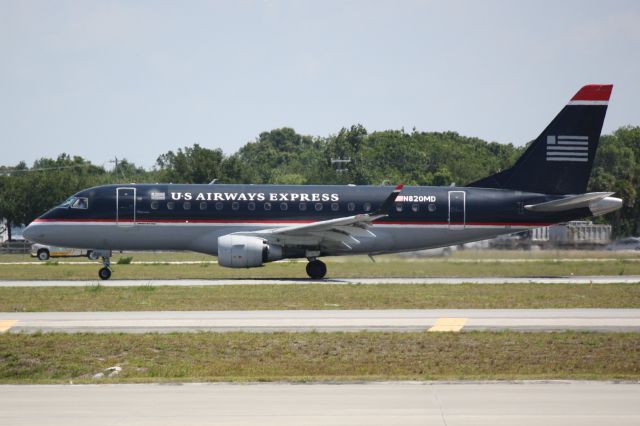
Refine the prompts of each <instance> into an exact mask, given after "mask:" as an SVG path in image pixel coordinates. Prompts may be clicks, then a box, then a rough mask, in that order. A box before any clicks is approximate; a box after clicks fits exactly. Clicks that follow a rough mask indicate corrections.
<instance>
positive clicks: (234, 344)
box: [0, 332, 640, 383]
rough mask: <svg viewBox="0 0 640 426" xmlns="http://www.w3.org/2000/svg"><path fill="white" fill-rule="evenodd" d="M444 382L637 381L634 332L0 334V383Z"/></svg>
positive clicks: (639, 353) (639, 348)
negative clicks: (105, 375)
mask: <svg viewBox="0 0 640 426" xmlns="http://www.w3.org/2000/svg"><path fill="white" fill-rule="evenodd" d="M115 365H118V366H121V367H122V372H121V373H120V374H119V375H118V377H116V378H109V379H93V378H92V376H93V375H94V374H95V373H98V372H101V371H103V370H105V369H106V368H109V367H112V366H115ZM453 379H456V380H457V379H469V380H480V379H627V380H638V379H640V333H585V332H562V333H515V332H500V333H494V332H469V333H460V334H452V333H426V332H423V333H381V332H359V333H273V334H261V333H196V334H180V333H174V334H56V333H51V334H33V335H29V334H4V335H0V382H1V383H68V382H69V381H73V382H80V383H93V382H98V381H99V382H105V381H106V382H166V381H181V382H185V381H352V380H453Z"/></svg>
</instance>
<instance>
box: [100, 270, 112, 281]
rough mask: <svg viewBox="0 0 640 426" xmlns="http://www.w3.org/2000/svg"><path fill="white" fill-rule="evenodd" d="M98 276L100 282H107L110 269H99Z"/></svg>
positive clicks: (109, 276)
mask: <svg viewBox="0 0 640 426" xmlns="http://www.w3.org/2000/svg"><path fill="white" fill-rule="evenodd" d="M98 276H99V277H100V279H101V280H108V279H109V278H111V269H109V268H100V270H99V271H98Z"/></svg>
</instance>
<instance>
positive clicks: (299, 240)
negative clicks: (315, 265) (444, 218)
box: [235, 185, 403, 249]
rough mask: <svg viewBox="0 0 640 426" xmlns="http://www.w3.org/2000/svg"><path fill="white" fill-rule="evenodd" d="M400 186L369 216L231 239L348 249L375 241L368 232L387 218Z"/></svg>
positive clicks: (326, 221)
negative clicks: (362, 242) (371, 227)
mask: <svg viewBox="0 0 640 426" xmlns="http://www.w3.org/2000/svg"><path fill="white" fill-rule="evenodd" d="M402 187H403V185H398V186H396V187H395V188H394V190H393V191H392V192H391V194H389V196H388V197H387V198H386V199H385V201H384V202H383V203H382V205H381V206H380V208H379V209H378V210H376V211H375V212H372V213H363V214H357V215H354V216H347V217H340V218H336V219H329V220H322V221H318V222H312V223H305V224H303V225H293V226H284V227H280V228H270V229H264V230H259V231H252V232H237V233H235V235H247V236H254V237H260V238H263V239H265V240H267V241H269V242H271V243H273V244H278V245H283V246H286V245H290V246H306V247H326V246H332V247H333V246H336V245H338V246H342V247H344V248H347V249H351V248H352V247H353V246H354V245H357V244H360V240H361V239H362V238H375V237H376V235H375V234H374V233H373V232H372V231H371V230H369V229H368V227H369V226H370V225H371V223H372V222H373V221H375V220H378V219H380V218H383V217H386V216H388V211H389V208H390V207H391V206H392V205H393V203H394V201H395V200H396V198H397V197H398V195H399V194H400V191H402Z"/></svg>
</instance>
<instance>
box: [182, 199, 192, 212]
mask: <svg viewBox="0 0 640 426" xmlns="http://www.w3.org/2000/svg"><path fill="white" fill-rule="evenodd" d="M182 208H183V209H185V210H191V201H185V202H184V203H182Z"/></svg>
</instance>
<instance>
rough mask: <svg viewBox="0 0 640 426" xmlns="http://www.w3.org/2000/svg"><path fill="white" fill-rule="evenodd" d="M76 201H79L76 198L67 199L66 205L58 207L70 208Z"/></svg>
mask: <svg viewBox="0 0 640 426" xmlns="http://www.w3.org/2000/svg"><path fill="white" fill-rule="evenodd" d="M76 200H77V198H76V197H70V198H67V200H66V201H65V202H64V203H62V204H60V205H59V206H58V207H69V206H70V205H71V204H73V202H74V201H76Z"/></svg>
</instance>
